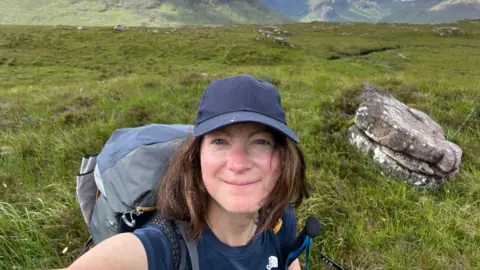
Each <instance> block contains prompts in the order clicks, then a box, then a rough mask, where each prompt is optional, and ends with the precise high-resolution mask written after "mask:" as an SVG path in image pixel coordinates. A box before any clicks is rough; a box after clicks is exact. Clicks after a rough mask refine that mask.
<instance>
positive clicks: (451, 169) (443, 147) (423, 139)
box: [348, 83, 462, 187]
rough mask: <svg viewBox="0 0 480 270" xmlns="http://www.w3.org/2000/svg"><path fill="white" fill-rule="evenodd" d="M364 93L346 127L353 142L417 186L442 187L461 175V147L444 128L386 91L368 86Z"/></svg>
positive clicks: (390, 170)
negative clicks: (459, 172)
mask: <svg viewBox="0 0 480 270" xmlns="http://www.w3.org/2000/svg"><path fill="white" fill-rule="evenodd" d="M364 90H365V91H364V92H363V93H362V95H361V97H360V106H359V108H358V109H357V112H356V116H355V123H354V124H353V125H352V126H350V127H349V129H348V138H349V142H350V143H351V144H353V145H356V147H357V148H358V150H359V151H360V152H362V153H365V154H370V155H372V156H373V159H374V160H375V161H376V162H377V163H378V164H379V165H380V166H381V167H382V168H383V169H385V170H386V171H388V172H391V173H393V174H394V175H397V176H401V177H402V178H404V179H405V181H406V182H407V183H409V184H412V185H415V186H424V187H438V186H439V185H441V184H443V183H444V182H445V180H447V179H453V178H454V177H455V176H456V175H457V174H458V171H459V168H460V163H461V158H462V149H461V148H460V147H459V146H458V145H456V144H454V143H452V142H450V141H447V140H446V139H445V136H444V132H443V129H442V128H441V127H440V125H438V124H437V123H436V122H435V121H434V120H432V119H431V118H430V117H429V116H428V115H427V114H425V113H423V112H421V111H419V110H416V109H414V108H410V107H408V106H407V105H405V104H404V103H402V102H400V101H398V100H397V99H395V98H394V97H393V96H392V95H391V94H390V93H389V92H388V91H386V90H385V89H382V88H380V87H378V86H375V85H373V84H371V83H365V84H364Z"/></svg>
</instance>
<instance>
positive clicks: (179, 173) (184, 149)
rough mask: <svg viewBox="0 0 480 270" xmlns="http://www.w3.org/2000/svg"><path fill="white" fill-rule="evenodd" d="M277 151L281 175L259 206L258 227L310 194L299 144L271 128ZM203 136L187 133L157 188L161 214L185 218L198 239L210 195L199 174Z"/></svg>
mask: <svg viewBox="0 0 480 270" xmlns="http://www.w3.org/2000/svg"><path fill="white" fill-rule="evenodd" d="M272 134H273V135H274V138H275V141H276V144H277V145H278V146H277V147H278V148H279V149H278V150H279V151H280V162H281V164H280V170H281V172H280V176H279V179H278V181H277V183H276V185H275V187H274V188H273V190H272V192H270V195H269V196H268V197H267V198H266V200H265V201H264V205H263V206H262V207H261V208H260V210H259V215H258V221H257V225H258V227H259V229H260V231H263V230H265V229H273V228H274V227H275V225H276V224H277V222H278V220H279V219H280V218H281V217H282V215H283V212H284V211H285V207H286V206H287V204H289V203H291V204H292V205H293V206H294V207H298V206H299V205H300V204H301V203H302V201H303V200H304V199H306V198H308V197H309V196H310V188H311V187H310V185H309V184H308V183H307V179H306V174H305V169H306V168H305V160H304V156H303V153H302V151H301V149H300V148H299V147H298V145H297V144H296V143H295V142H293V141H291V140H289V139H287V138H286V137H285V136H282V135H279V134H278V133H276V132H272ZM202 139H203V137H189V138H187V139H186V141H185V142H184V143H183V144H182V146H181V147H180V148H179V149H178V150H177V151H176V152H175V153H174V154H173V155H172V157H171V158H170V165H169V167H168V170H167V172H166V174H165V176H164V178H163V179H162V181H161V184H160V185H159V186H158V188H157V190H156V197H157V205H156V206H157V210H158V212H159V214H160V215H162V216H164V217H166V218H168V219H173V220H181V221H185V222H186V226H185V229H186V232H187V234H188V236H189V237H190V238H191V239H193V240H194V241H197V240H198V239H199V238H200V235H201V232H202V230H203V228H204V226H205V224H206V213H207V207H208V203H209V198H210V195H209V194H208V192H207V189H206V188H205V185H204V184H203V181H202V176H201V167H200V145H201V143H202Z"/></svg>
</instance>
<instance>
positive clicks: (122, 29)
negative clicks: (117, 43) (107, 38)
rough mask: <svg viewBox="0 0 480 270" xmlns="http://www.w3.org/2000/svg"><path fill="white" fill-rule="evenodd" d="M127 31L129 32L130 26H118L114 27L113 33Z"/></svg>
mask: <svg viewBox="0 0 480 270" xmlns="http://www.w3.org/2000/svg"><path fill="white" fill-rule="evenodd" d="M127 30H128V26H126V25H121V24H117V25H115V26H114V27H113V31H115V32H124V31H127Z"/></svg>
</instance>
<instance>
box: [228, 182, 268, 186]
mask: <svg viewBox="0 0 480 270" xmlns="http://www.w3.org/2000/svg"><path fill="white" fill-rule="evenodd" d="M223 182H224V183H226V184H228V185H231V186H236V187H245V186H250V185H253V184H255V183H258V182H260V181H253V182H228V181H223Z"/></svg>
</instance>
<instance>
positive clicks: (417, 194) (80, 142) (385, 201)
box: [0, 21, 480, 269]
mask: <svg viewBox="0 0 480 270" xmlns="http://www.w3.org/2000/svg"><path fill="white" fill-rule="evenodd" d="M449 25H456V24H449ZM313 26H315V28H314V27H313ZM456 26H459V27H461V28H463V29H464V30H465V32H466V35H464V36H457V37H448V38H442V37H439V36H436V35H435V33H434V32H433V29H434V28H435V27H438V26H433V25H432V26H431V25H402V24H397V25H390V24H354V25H342V24H339V23H305V24H289V25H280V27H281V29H282V30H288V31H289V32H290V33H292V35H291V36H287V37H286V38H287V41H288V42H290V43H291V44H293V45H294V47H295V48H288V47H283V46H281V45H278V44H274V43H272V42H268V41H266V40H256V37H257V36H258V31H257V30H258V27H257V26H255V25H235V26H230V27H218V28H213V27H188V28H187V27H185V28H180V29H178V31H177V32H175V33H171V32H170V30H171V29H160V31H159V32H158V33H153V32H151V30H152V29H149V28H142V27H139V28H132V29H131V30H129V31H127V32H124V33H113V32H112V31H111V30H110V28H86V29H85V30H83V31H77V30H76V29H66V28H55V27H50V26H42V27H40V26H0V113H1V115H2V117H1V118H0V153H2V154H0V269H14V268H17V269H18V268H21V269H32V268H35V269H51V268H57V267H65V266H67V265H69V264H70V263H71V262H72V260H74V258H75V257H76V255H78V252H79V251H80V249H81V248H82V245H83V244H84V242H85V241H86V240H87V238H88V231H87V228H86V225H85V224H84V222H83V218H82V217H81V212H80V209H79V207H78V205H77V202H76V199H75V175H76V173H77V172H78V168H79V162H80V160H81V157H82V155H83V154H90V153H95V152H98V151H100V150H101V148H102V145H103V144H104V143H105V142H106V140H107V139H108V137H109V136H110V135H111V133H112V132H113V131H114V130H115V129H117V128H123V127H134V126H140V125H146V124H149V123H193V121H194V118H195V111H196V108H197V105H198V101H199V98H200V95H201V93H202V91H203V89H204V88H205V86H206V85H207V84H208V83H209V82H211V81H213V80H215V79H217V78H220V77H223V76H229V75H234V74H239V73H249V74H252V75H255V76H258V77H261V78H266V79H268V80H270V81H272V82H273V83H275V84H277V85H278V87H279V90H280V91H281V94H282V97H283V104H284V107H285V109H286V110H287V120H288V123H289V124H290V125H291V126H292V128H293V129H294V130H295V131H296V132H297V134H298V135H299V137H300V138H301V143H300V144H301V147H302V148H303V150H304V152H305V155H306V159H307V162H308V176H309V179H310V181H312V183H314V185H315V194H314V196H313V197H312V198H311V199H310V200H309V201H307V202H306V203H305V204H304V205H303V206H302V207H301V209H299V212H298V217H299V223H300V224H303V222H304V220H305V218H306V216H307V215H315V216H317V217H318V218H319V219H320V220H321V222H322V223H323V224H324V226H323V231H322V234H321V238H319V239H318V240H317V241H316V242H315V247H314V249H313V251H312V261H311V264H312V265H313V269H327V268H326V267H325V266H324V263H323V262H321V261H320V257H319V255H318V251H320V250H322V251H323V252H325V253H326V254H327V255H328V256H329V257H331V258H333V259H334V260H335V261H336V262H338V263H340V264H341V265H342V266H344V267H345V268H346V269H478V268H480V260H479V258H480V249H479V248H478V246H479V245H480V218H479V217H480V204H479V201H478V198H480V182H479V180H480V170H479V168H480V155H479V154H480V143H479V141H480V120H479V119H480V75H479V73H478V63H479V62H480V54H479V51H480V50H479V46H480V45H479V44H478V40H479V38H480V24H478V23H477V24H475V23H471V22H468V21H465V22H461V23H458V24H457V25H456ZM149 30H150V31H149ZM167 32H169V33H167ZM342 33H350V35H342ZM385 48H390V49H388V50H385ZM367 52H368V54H366V53H367ZM329 59H333V60H329ZM202 73H206V74H202ZM364 81H370V82H373V83H375V84H377V85H380V86H382V87H384V88H386V89H388V90H389V91H391V93H392V94H393V95H394V96H395V97H397V98H398V99H399V100H400V101H402V102H404V103H408V104H411V106H415V107H416V108H418V109H420V110H422V111H424V112H425V113H427V114H428V115H430V116H431V117H432V118H433V119H434V120H436V121H437V122H438V123H439V124H440V125H441V126H442V127H443V128H444V130H445V135H446V137H447V139H448V140H450V141H453V142H454V143H456V144H458V145H459V146H460V147H461V148H462V149H463V151H464V152H463V158H462V166H461V170H460V174H459V176H458V177H457V178H456V179H454V180H452V181H450V182H448V183H447V184H446V185H445V186H444V187H443V188H442V189H440V190H436V191H425V190H417V189H415V188H414V187H411V186H407V185H405V184H403V183H402V182H401V181H400V180H399V179H395V178H393V177H391V176H388V175H385V174H384V173H382V171H381V170H380V169H379V168H378V167H377V166H376V165H375V164H374V163H373V161H371V160H370V159H369V158H367V157H364V156H362V155H361V154H359V153H358V152H357V151H356V150H355V149H354V147H353V146H351V145H350V144H348V141H347V138H346V128H347V126H348V123H349V122H350V121H351V120H352V117H353V115H354V112H355V109H356V108H357V107H356V106H357V105H358V103H357V101H356V96H357V95H358V93H360V91H361V83H362V82H364ZM66 248H68V249H67V250H66V251H65V249H66ZM63 251H65V252H63Z"/></svg>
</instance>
